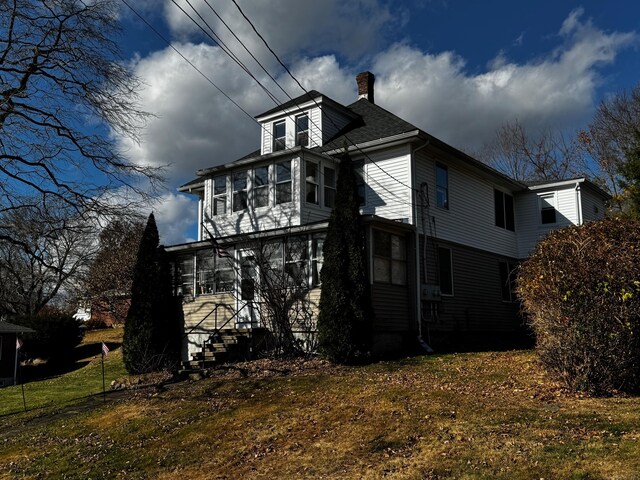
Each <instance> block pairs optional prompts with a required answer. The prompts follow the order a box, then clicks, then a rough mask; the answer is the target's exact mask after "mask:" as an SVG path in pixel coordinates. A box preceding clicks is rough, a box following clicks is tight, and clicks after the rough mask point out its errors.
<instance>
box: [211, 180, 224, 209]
mask: <svg viewBox="0 0 640 480" xmlns="http://www.w3.org/2000/svg"><path fill="white" fill-rule="evenodd" d="M225 213H227V176H226V175H219V176H217V177H214V178H213V214H214V215H224V214H225Z"/></svg>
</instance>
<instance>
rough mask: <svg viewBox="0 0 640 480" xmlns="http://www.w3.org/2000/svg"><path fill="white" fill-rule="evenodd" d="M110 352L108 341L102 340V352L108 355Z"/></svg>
mask: <svg viewBox="0 0 640 480" xmlns="http://www.w3.org/2000/svg"><path fill="white" fill-rule="evenodd" d="M108 353H109V347H107V344H106V343H104V342H102V354H103V355H104V356H105V357H106V356H107V354H108Z"/></svg>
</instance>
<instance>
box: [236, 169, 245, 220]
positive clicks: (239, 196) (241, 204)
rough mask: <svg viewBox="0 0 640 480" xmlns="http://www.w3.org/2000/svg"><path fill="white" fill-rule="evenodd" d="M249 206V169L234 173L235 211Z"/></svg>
mask: <svg viewBox="0 0 640 480" xmlns="http://www.w3.org/2000/svg"><path fill="white" fill-rule="evenodd" d="M246 208H247V171H246V170H243V171H241V172H236V173H234V174H233V211H234V212H239V211H240V210H245V209H246Z"/></svg>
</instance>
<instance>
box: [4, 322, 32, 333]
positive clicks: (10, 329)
mask: <svg viewBox="0 0 640 480" xmlns="http://www.w3.org/2000/svg"><path fill="white" fill-rule="evenodd" d="M34 332H35V330H33V329H31V328H29V327H22V326H20V325H15V324H13V323H9V322H0V333H34Z"/></svg>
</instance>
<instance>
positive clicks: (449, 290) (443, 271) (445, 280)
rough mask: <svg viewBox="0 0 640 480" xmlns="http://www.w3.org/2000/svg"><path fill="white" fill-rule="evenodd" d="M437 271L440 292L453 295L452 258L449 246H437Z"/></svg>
mask: <svg viewBox="0 0 640 480" xmlns="http://www.w3.org/2000/svg"><path fill="white" fill-rule="evenodd" d="M438 273H439V276H440V277H439V278H440V293H442V295H453V258H452V255H451V249H450V248H443V247H438Z"/></svg>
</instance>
